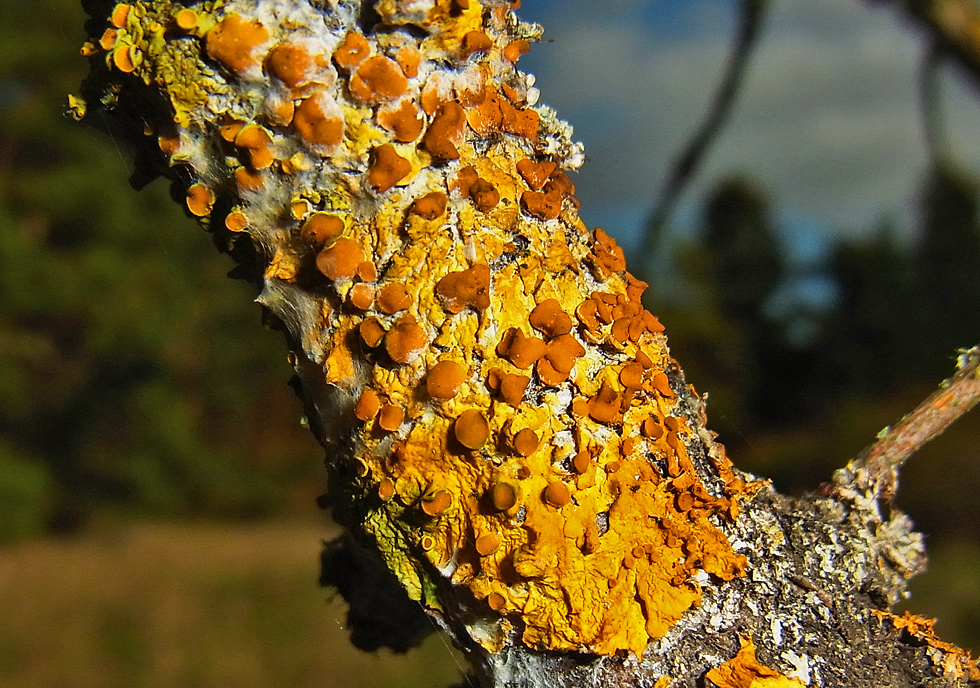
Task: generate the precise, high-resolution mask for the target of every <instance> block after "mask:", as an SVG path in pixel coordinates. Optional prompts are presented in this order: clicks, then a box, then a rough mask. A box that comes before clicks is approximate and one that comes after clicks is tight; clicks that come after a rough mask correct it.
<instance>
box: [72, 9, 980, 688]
mask: <svg viewBox="0 0 980 688" xmlns="http://www.w3.org/2000/svg"><path fill="white" fill-rule="evenodd" d="M87 4H88V7H89V11H90V14H91V16H92V21H91V22H90V25H89V31H90V34H91V36H92V38H91V40H90V41H89V42H88V43H86V44H85V46H84V48H83V54H85V55H87V56H88V57H89V59H90V62H91V65H92V73H91V76H90V77H89V79H88V80H87V82H86V84H85V86H84V88H83V92H82V94H81V95H80V96H77V97H75V98H74V99H73V100H72V108H73V111H74V112H75V114H76V116H78V117H84V116H85V114H86V112H88V111H92V110H96V109H98V110H102V111H104V112H106V113H108V114H109V115H110V118H111V120H112V122H113V124H114V126H115V127H117V130H118V133H119V135H121V136H123V137H125V138H126V139H127V140H129V141H130V142H131V143H132V144H133V145H134V146H135V147H136V149H137V162H138V166H139V171H140V173H141V175H143V176H146V175H147V174H148V173H150V172H156V173H160V174H163V175H166V176H167V177H169V178H170V179H171V180H173V182H174V185H175V189H176V195H177V196H178V197H179V198H180V199H181V200H182V202H183V203H184V204H185V205H186V207H187V210H188V213H190V214H191V215H193V216H195V217H198V218H200V220H201V223H202V224H203V225H204V226H205V227H206V228H207V229H208V230H209V231H210V232H212V233H213V234H214V237H215V239H216V241H217V243H218V244H219V246H221V247H222V248H224V249H225V250H227V251H228V252H230V253H231V254H232V255H233V256H234V257H235V259H236V260H237V261H238V262H239V263H240V266H241V267H240V270H239V272H240V274H241V275H242V276H244V277H246V278H248V279H251V280H252V281H254V282H255V283H256V284H257V285H258V287H259V288H260V293H259V296H258V301H259V303H261V304H262V305H263V306H264V307H265V309H266V311H267V313H268V314H269V320H270V322H272V323H273V325H274V326H276V327H278V328H280V329H281V330H282V331H283V332H284V334H285V336H286V339H287V342H288V344H289V347H290V350H291V361H292V363H293V365H294V366H295V369H296V373H297V379H298V383H299V384H298V386H299V388H300V390H301V393H302V396H303V398H304V400H305V403H306V408H307V416H308V421H309V424H310V427H311V429H312V430H313V432H314V433H315V434H316V436H317V438H318V439H319V440H320V442H321V443H322V445H323V446H324V448H325V449H326V452H327V461H326V464H327V470H328V475H329V492H328V494H327V495H326V497H325V502H326V504H327V505H329V506H330V507H331V508H332V510H333V513H334V515H335V518H336V519H337V520H338V521H339V522H340V523H341V524H343V525H345V526H346V527H347V528H348V529H349V530H350V532H351V534H352V537H353V540H352V541H351V542H352V543H355V544H353V545H352V547H351V548H349V549H333V550H330V551H329V552H328V553H327V554H325V562H328V566H334V567H336V566H341V565H349V566H355V565H356V566H357V567H365V568H363V569H361V568H358V570H359V571H360V570H363V571H368V570H370V569H371V567H374V568H375V569H376V570H375V573H379V574H384V575H380V576H379V577H378V578H374V577H372V576H369V575H368V574H367V573H365V574H363V575H361V574H358V575H357V580H352V579H351V578H350V577H347V578H344V577H343V576H339V577H338V575H337V571H336V570H333V571H332V572H330V575H327V576H326V577H327V579H329V580H331V581H333V582H338V583H340V582H341V581H342V589H344V590H346V591H348V593H347V594H349V596H351V597H357V596H364V595H369V596H370V595H371V594H372V588H371V587H370V586H366V585H364V584H363V583H364V582H365V581H367V580H378V581H381V580H382V579H383V578H385V577H386V576H387V578H393V579H394V580H395V581H397V584H398V586H400V587H401V588H402V589H403V590H404V592H405V593H407V596H408V598H410V599H411V600H415V604H417V605H418V606H420V608H422V609H424V610H425V612H426V613H427V614H429V615H430V616H431V618H432V619H433V620H434V621H435V622H437V623H439V624H441V625H442V627H443V628H445V629H446V630H447V631H448V632H449V633H450V634H451V635H452V637H453V639H454V640H455V642H456V643H457V644H458V645H459V646H460V647H461V648H462V649H463V650H464V651H465V652H466V654H467V656H468V658H469V659H470V661H471V663H472V666H473V677H472V680H473V681H474V682H475V683H479V684H480V685H482V686H512V687H516V686H529V687H530V686H619V685H630V686H635V685H639V686H654V685H655V686H658V687H663V686H667V685H677V686H694V685H706V682H708V683H710V684H713V685H716V686H720V687H722V688H736V687H739V686H746V687H748V686H750V685H768V686H793V685H803V684H807V685H815V686H816V685H822V686H823V685H826V686H830V685H841V686H843V685H847V686H863V685H868V686H870V685H874V686H880V685H893V686H900V685H912V684H915V685H920V684H922V682H923V681H927V682H931V683H932V684H934V685H962V684H964V683H965V682H966V681H967V680H968V679H969V678H970V676H971V672H973V671H974V668H973V665H972V664H971V663H970V660H969V658H968V656H967V655H966V654H965V653H964V652H962V651H961V650H959V649H957V648H954V647H952V646H947V645H944V644H943V643H941V642H940V641H938V640H936V639H935V637H934V636H933V635H932V634H931V628H930V627H929V626H928V625H927V624H926V623H925V622H924V621H922V620H919V619H916V618H914V617H912V618H898V617H894V616H892V615H891V614H890V613H889V612H888V608H889V606H890V605H891V604H892V603H894V602H895V601H896V600H898V599H900V598H901V597H902V596H903V595H904V591H905V582H906V579H907V578H908V577H909V576H911V575H912V574H914V573H915V572H916V571H918V570H919V569H920V568H921V566H922V562H923V555H922V546H921V538H920V537H919V536H918V535H916V534H915V533H913V532H912V531H911V525H910V523H909V522H908V520H907V519H905V518H904V517H903V516H902V515H901V514H898V513H897V512H895V511H889V512H888V513H887V514H883V513H882V511H881V510H880V509H879V498H880V495H879V493H878V492H877V491H875V490H874V489H872V487H870V482H869V481H868V480H865V479H864V477H863V476H864V474H863V473H862V472H861V471H857V472H856V473H855V474H853V475H852V477H853V479H852V480H845V481H839V482H838V484H836V485H835V486H834V487H833V488H831V490H830V493H829V494H826V495H823V496H814V497H812V498H808V499H803V500H790V499H787V498H784V497H782V496H780V495H778V494H776V493H775V492H774V491H773V490H772V488H771V487H770V486H769V484H768V483H766V482H765V481H760V480H756V479H754V478H753V477H751V476H748V475H746V474H743V473H741V472H740V471H738V470H737V469H736V468H734V467H733V466H732V464H731V462H730V461H729V459H728V458H727V457H726V455H725V452H724V449H723V447H722V446H721V445H720V444H718V443H717V442H715V440H714V437H713V435H712V434H711V433H710V432H709V431H708V429H707V427H706V419H705V414H704V407H703V404H702V402H701V400H700V399H699V398H698V396H697V395H696V394H695V392H694V390H693V389H692V388H691V387H690V386H689V385H687V384H686V382H685V380H684V377H683V374H682V372H681V370H680V368H679V367H678V366H677V364H676V363H675V362H674V361H673V360H672V359H671V357H670V354H669V352H668V349H667V342H666V338H665V335H664V332H663V327H662V326H661V325H660V323H659V321H658V320H657V318H656V317H655V316H654V315H652V314H651V313H649V312H648V311H646V310H645V309H644V308H643V306H642V305H641V302H640V297H641V295H642V293H643V290H644V288H645V287H646V285H645V284H643V283H642V282H641V281H639V280H637V279H636V278H634V277H633V276H632V275H630V274H629V273H628V272H627V271H626V264H625V260H624V257H623V252H622V250H621V249H620V248H619V247H618V246H616V244H615V242H614V241H613V240H612V239H611V238H610V237H609V236H608V235H607V234H606V233H605V232H603V231H602V230H601V229H595V230H589V229H587V228H586V227H585V226H584V225H583V224H582V222H581V220H580V219H579V217H578V214H577V207H578V203H577V201H576V200H575V197H574V191H575V187H574V184H573V182H572V181H571V179H570V178H569V176H568V173H569V172H571V171H573V170H574V169H576V168H577V167H578V166H579V165H580V164H581V162H582V159H583V156H582V149H581V146H580V145H578V144H576V143H575V142H574V141H573V140H572V139H571V128H570V127H569V126H568V125H567V124H565V123H564V122H562V121H560V120H559V119H558V118H557V117H556V115H555V113H554V112H553V111H551V110H550V109H549V108H547V107H545V106H542V105H538V104H537V100H538V91H537V89H536V88H534V86H533V79H532V78H531V77H529V76H528V75H525V74H523V73H521V72H520V71H519V70H517V68H516V67H515V63H516V62H517V61H518V59H519V58H520V57H521V55H522V54H523V53H524V52H526V51H527V50H528V49H529V48H530V45H531V43H532V42H533V41H534V40H535V39H537V38H538V37H539V35H540V29H539V28H538V27H536V26H531V25H528V24H524V23H521V22H520V21H519V20H518V19H517V17H516V16H515V14H514V9H516V8H515V5H516V4H519V3H513V2H505V1H504V0H483V1H480V0H377V1H376V2H368V1H366V0H357V1H355V0H264V1H262V0H206V1H204V2H184V3H178V2H174V1H172V0H140V1H134V2H129V3H118V4H117V3H113V2H104V1H99V0H89V2H88V3H87ZM338 562H339V563H338ZM344 562H346V563H344ZM380 585H381V583H379V586H380ZM353 602H354V603H355V604H357V608H358V609H359V610H364V609H371V608H372V607H374V608H376V607H377V604H375V605H370V604H360V603H362V602H364V600H363V599H361V600H357V599H355V600H353ZM405 625H406V626H410V625H411V624H408V623H406V624H405ZM385 632H387V631H380V632H379V634H380V635H382V636H383V635H384V633H385ZM391 632H392V633H393V634H394V633H396V630H395V629H393V630H392V631H391ZM414 633H415V631H413V632H412V633H410V634H407V635H413V634H414ZM407 635H402V636H401V637H399V638H398V639H397V641H396V640H394V639H393V640H390V641H389V642H388V644H392V645H396V646H399V647H401V646H402V645H403V644H407V642H408V641H407V640H406V637H407ZM371 643H372V644H374V645H378V644H383V643H384V638H383V637H382V638H378V637H374V638H372V639H371Z"/></svg>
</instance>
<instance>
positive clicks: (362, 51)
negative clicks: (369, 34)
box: [333, 31, 371, 69]
mask: <svg viewBox="0 0 980 688" xmlns="http://www.w3.org/2000/svg"><path fill="white" fill-rule="evenodd" d="M370 54H371V45H370V44H369V43H368V42H367V39H366V38H364V36H362V35H361V34H359V33H355V32H354V31H351V32H350V33H348V34H347V35H346V36H345V37H344V42H343V43H341V44H340V47H339V48H337V49H336V50H335V51H334V53H333V61H334V62H335V63H336V64H337V66H338V67H340V68H342V69H352V68H354V67H356V66H357V65H359V64H360V63H361V62H362V61H363V60H364V59H366V58H367V56H368V55H370Z"/></svg>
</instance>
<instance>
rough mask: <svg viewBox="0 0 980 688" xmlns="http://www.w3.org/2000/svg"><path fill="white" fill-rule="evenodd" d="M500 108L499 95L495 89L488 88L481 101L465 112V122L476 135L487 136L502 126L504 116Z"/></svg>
mask: <svg viewBox="0 0 980 688" xmlns="http://www.w3.org/2000/svg"><path fill="white" fill-rule="evenodd" d="M501 108H502V104H501V99H500V94H499V93H497V90H496V89H494V88H493V87H491V86H488V87H487V88H486V89H485V91H484V95H483V99H482V101H481V102H479V103H477V104H476V105H475V106H474V107H472V108H470V109H469V110H467V111H466V121H467V122H468V123H469V125H470V127H471V128H472V129H473V131H475V132H476V133H478V134H483V135H489V134H491V133H492V132H495V131H498V130H499V129H500V127H501V125H502V124H503V119H504V115H503V112H502V109H501Z"/></svg>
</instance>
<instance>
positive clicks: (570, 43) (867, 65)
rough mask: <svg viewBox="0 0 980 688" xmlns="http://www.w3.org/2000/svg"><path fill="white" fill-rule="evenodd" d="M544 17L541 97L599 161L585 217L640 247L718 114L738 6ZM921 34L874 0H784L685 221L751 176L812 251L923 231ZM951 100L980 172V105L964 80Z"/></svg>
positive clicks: (536, 9) (793, 242) (804, 250)
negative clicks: (680, 164)
mask: <svg viewBox="0 0 980 688" xmlns="http://www.w3.org/2000/svg"><path fill="white" fill-rule="evenodd" d="M520 15H521V16H522V18H523V19H525V20H526V21H534V22H538V23H541V24H543V25H544V27H545V39H546V41H545V42H544V43H541V44H538V45H535V46H534V47H533V48H532V51H531V53H530V54H529V55H527V56H525V57H524V58H522V60H521V63H520V66H521V68H522V69H524V70H526V71H529V72H531V73H533V74H534V75H535V76H536V77H537V84H536V86H537V87H538V88H539V89H540V90H541V101H542V102H544V103H547V104H549V105H552V106H554V107H555V108H556V109H557V111H558V113H559V115H560V116H561V117H562V118H563V119H565V120H567V121H569V122H570V123H571V124H572V125H573V126H574V127H575V133H576V138H578V139H579V140H581V141H583V142H584V143H585V147H586V154H587V155H588V156H589V162H587V163H586V165H585V167H584V168H583V169H582V171H581V172H580V173H579V174H578V175H577V177H576V180H575V181H576V185H577V186H578V196H579V198H580V199H581V200H582V203H583V207H582V215H583V219H585V221H586V222H587V223H588V224H590V225H596V224H599V225H602V226H604V227H606V228H607V229H609V230H610V231H611V232H612V233H613V234H614V235H616V236H617V237H618V238H619V239H620V240H621V241H622V242H623V243H624V244H626V245H627V246H629V245H631V244H633V243H635V241H636V238H637V237H638V233H639V230H640V228H641V227H642V225H643V221H644V219H645V218H646V216H647V214H648V213H649V211H650V207H651V205H652V203H653V200H654V198H656V195H657V191H658V189H659V188H660V185H661V184H662V182H663V178H664V174H665V172H666V170H667V169H668V166H669V162H670V160H671V158H672V156H673V155H674V154H675V153H676V151H677V150H678V148H679V147H680V145H681V144H682V142H683V141H684V140H685V137H686V136H687V135H688V134H689V133H690V132H691V130H692V128H693V127H695V126H696V125H697V124H698V123H699V122H700V119H701V117H703V115H704V113H705V109H706V105H707V102H708V100H709V98H710V96H711V94H712V93H713V90H714V88H715V85H716V84H717V82H718V78H719V75H720V73H721V70H722V69H723V67H724V64H725V62H726V60H727V57H728V50H729V47H730V43H731V38H732V32H733V23H734V20H735V13H734V4H733V3H732V2H730V1H729V0H560V1H559V0H524V6H523V8H522V9H521V10H520ZM921 54H922V41H921V37H920V36H919V35H918V34H916V33H915V32H913V31H911V30H910V29H909V27H908V26H907V25H906V24H905V23H904V22H903V21H902V20H901V19H900V18H899V17H897V16H895V14H894V13H893V12H891V11H889V10H888V9H887V8H884V7H880V6H878V5H875V4H872V3H866V2H863V1H862V0H821V1H820V2H814V1H813V0H773V11H772V14H771V17H770V21H769V23H768V25H767V29H766V31H765V33H764V36H763V39H762V42H761V43H760V45H759V48H758V53H757V55H756V59H755V62H754V63H753V66H752V69H751V71H750V73H749V76H748V80H747V82H746V85H745V88H744V90H743V92H742V94H741V98H740V100H739V104H738V106H737V108H736V111H735V114H734V117H733V118H732V120H731V121H730V122H729V125H728V127H727V128H726V130H725V132H724V134H723V136H722V138H721V139H720V140H719V141H718V142H717V145H716V147H715V148H714V149H713V151H712V154H711V156H710V158H709V160H708V163H707V165H706V166H705V167H704V168H703V170H702V172H701V174H700V175H699V177H698V179H697V182H696V184H695V185H694V187H693V188H692V189H691V191H690V192H689V193H688V195H687V197H686V198H685V199H684V206H683V207H682V209H681V212H680V214H679V217H680V219H681V221H682V223H683V222H686V223H692V222H693V220H694V218H695V217H696V208H697V207H698V204H699V202H700V200H701V199H702V198H703V197H704V194H705V193H706V191H707V189H708V188H709V186H710V184H711V183H712V182H713V181H714V180H717V179H718V178H719V176H721V175H724V174H726V173H730V172H735V171H741V172H744V173H747V174H749V175H751V176H753V177H754V178H756V179H757V180H758V181H759V182H760V183H761V184H762V185H763V186H764V187H765V188H767V189H768V190H769V191H770V192H771V193H772V195H773V199H774V200H775V202H776V203H777V213H778V216H779V217H780V218H781V220H782V225H783V232H784V235H785V236H786V238H787V241H788V244H789V245H790V248H791V249H792V251H793V252H794V254H796V257H797V258H800V259H807V258H812V257H813V256H814V255H818V254H819V251H820V246H821V243H822V242H823V240H824V238H826V237H831V236H834V235H838V234H841V233H847V234H854V233H859V232H862V231H868V230H869V229H871V228H872V227H873V226H874V225H875V224H876V223H878V222H879V221H880V220H881V219H882V218H885V217H890V218H893V219H895V220H897V221H898V223H899V224H900V225H902V226H904V227H906V228H911V227H912V226H913V225H914V200H915V199H914V193H915V190H916V188H917V186H918V183H919V181H920V180H921V178H922V175H923V174H924V173H925V164H926V156H925V149H924V146H923V143H922V133H921V127H920V121H919V116H918V100H917V91H916V73H917V70H918V67H919V61H920V59H921ZM945 96H946V98H945V107H946V109H947V114H948V121H949V126H950V130H951V135H952V139H953V141H954V142H955V147H956V151H957V155H958V156H959V158H960V160H961V162H963V163H965V164H967V165H970V166H971V167H972V168H973V169H977V168H978V167H980V137H977V136H976V135H975V134H974V132H976V131H980V107H978V102H980V101H978V99H977V98H976V97H975V96H974V95H972V94H971V93H970V91H969V90H968V89H967V88H965V87H964V86H963V85H962V84H961V83H960V80H959V79H958V78H957V77H956V76H955V75H951V76H949V77H948V78H947V79H946V80H945Z"/></svg>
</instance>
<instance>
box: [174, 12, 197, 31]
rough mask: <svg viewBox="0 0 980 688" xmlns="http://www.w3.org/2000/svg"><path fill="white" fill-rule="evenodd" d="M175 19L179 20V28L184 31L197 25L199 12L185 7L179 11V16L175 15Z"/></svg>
mask: <svg viewBox="0 0 980 688" xmlns="http://www.w3.org/2000/svg"><path fill="white" fill-rule="evenodd" d="M174 21H176V22H177V27H178V28H180V29H182V30H184V31H190V30H191V29H193V28H194V27H195V26H197V12H195V11H194V10H192V9H190V8H187V7H185V8H184V9H182V10H181V11H180V12H178V13H177V16H176V17H174Z"/></svg>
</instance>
